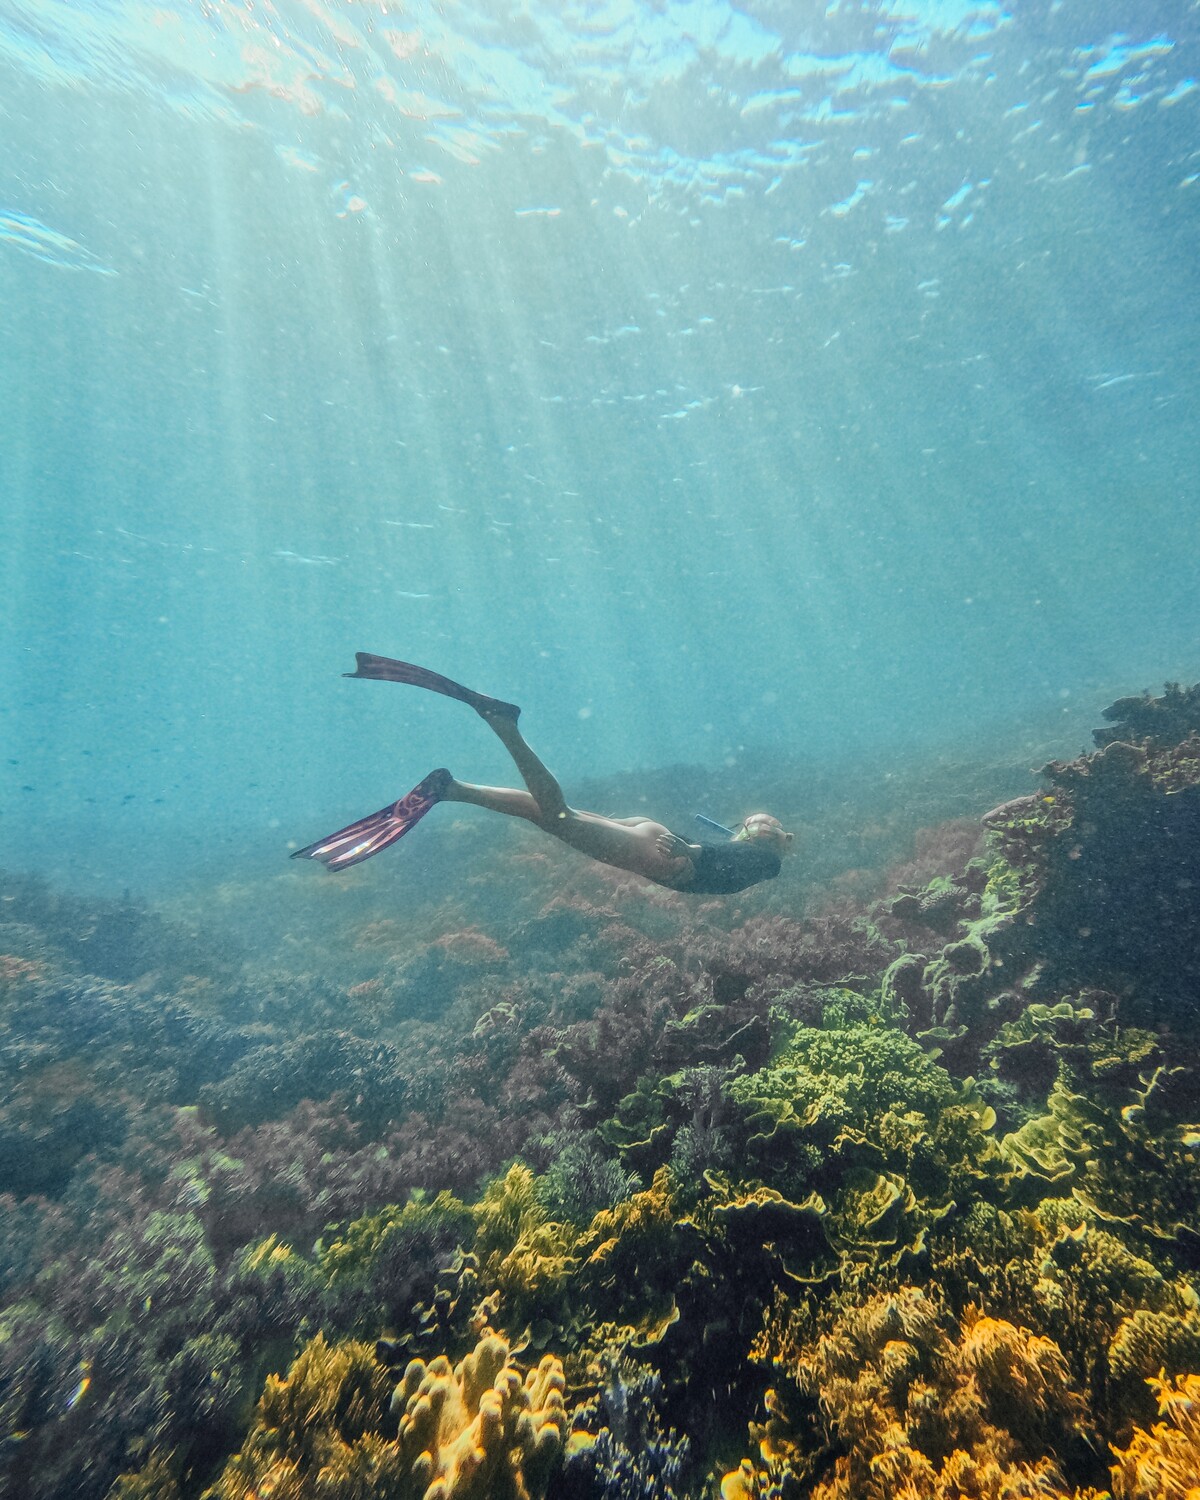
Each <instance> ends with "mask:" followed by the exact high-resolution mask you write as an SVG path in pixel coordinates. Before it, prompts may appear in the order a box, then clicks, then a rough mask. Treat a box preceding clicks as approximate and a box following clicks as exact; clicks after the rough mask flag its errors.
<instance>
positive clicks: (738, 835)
mask: <svg viewBox="0 0 1200 1500" xmlns="http://www.w3.org/2000/svg"><path fill="white" fill-rule="evenodd" d="M692 816H693V817H694V818H695V819H696V822H697V823H702V824H703V825H704V827H705V828H711V829H713V830H714V831H715V832H716V833H723V834H724V835H725V837H726V838H727V839H729V840H730V842H731V843H765V844H770V845H771V846H772V848H774V849H775V850H777V852H778V853H780V854H783V853H784V852H785V851H786V849H787V847H788V845H789V844H790V843H791V842H792V835H791V834H790V833H785V832H784V831H783V824H782V823H781V822H780V821H779V819H778V818H774V817H772V816H771V814H770V813H751V814H750V816H749V817H748V818H744V819H743V820H742V822H740V823H739V824H738V826H737V827H736V828H726V827H725V825H724V823H718V822H716V821H715V819H713V818H706V817H705V816H704V814H703V813H693V814H692Z"/></svg>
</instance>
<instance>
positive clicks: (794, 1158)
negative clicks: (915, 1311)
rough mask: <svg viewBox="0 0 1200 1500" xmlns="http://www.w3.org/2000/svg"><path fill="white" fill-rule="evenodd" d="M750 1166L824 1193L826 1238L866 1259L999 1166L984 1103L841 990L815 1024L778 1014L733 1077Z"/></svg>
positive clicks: (902, 1243) (913, 1245)
mask: <svg viewBox="0 0 1200 1500" xmlns="http://www.w3.org/2000/svg"><path fill="white" fill-rule="evenodd" d="M728 1091H729V1095H730V1097H731V1099H733V1100H734V1101H735V1102H736V1103H737V1104H738V1105H739V1106H741V1108H742V1110H743V1111H744V1112H745V1122H746V1130H747V1142H746V1145H747V1151H748V1153H749V1156H750V1160H751V1162H752V1163H753V1166H754V1167H755V1169H756V1171H757V1172H758V1174H759V1176H760V1177H761V1178H762V1180H764V1181H765V1182H766V1183H768V1184H769V1185H770V1186H772V1187H773V1188H775V1189H777V1190H778V1191H780V1192H782V1193H783V1194H784V1195H785V1196H787V1197H788V1198H791V1199H793V1200H794V1201H797V1202H800V1201H803V1199H804V1198H805V1196H806V1195H807V1194H808V1193H810V1192H813V1191H816V1192H818V1193H820V1195H821V1196H822V1198H823V1199H824V1201H825V1203H826V1204H827V1205H828V1218H827V1221H826V1229H827V1233H828V1236H829V1240H830V1243H831V1244H833V1245H835V1246H836V1247H838V1248H839V1250H841V1251H842V1252H843V1253H844V1254H846V1255H847V1256H848V1257H849V1258H851V1259H859V1260H865V1261H870V1260H872V1259H876V1258H878V1257H879V1256H880V1255H888V1256H894V1255H901V1254H903V1253H905V1252H908V1251H912V1250H915V1249H917V1248H919V1247H920V1244H921V1241H922V1238H923V1231H924V1230H925V1229H926V1228H927V1227H928V1226H929V1225H931V1224H933V1223H935V1222H936V1221H937V1220H938V1219H939V1218H940V1217H941V1216H942V1215H943V1214H944V1213H945V1212H946V1211H947V1210H948V1209H949V1208H950V1207H951V1206H952V1204H953V1203H954V1202H955V1201H956V1196H957V1195H960V1194H977V1193H979V1192H981V1191H987V1190H988V1184H989V1181H990V1179H991V1178H993V1177H994V1176H995V1175H996V1174H997V1171H998V1165H999V1162H998V1155H997V1151H996V1145H995V1142H994V1140H993V1138H992V1135H991V1129H992V1126H993V1125H994V1123H995V1115H994V1113H993V1111H992V1110H991V1108H990V1107H989V1106H988V1105H987V1104H986V1103H985V1102H984V1101H983V1099H982V1098H981V1097H980V1095H979V1093H978V1090H977V1089H976V1088H975V1087H974V1084H973V1083H972V1082H971V1081H970V1080H967V1081H966V1082H965V1083H956V1082H955V1081H954V1080H953V1079H952V1078H951V1077H950V1075H949V1074H948V1073H947V1072H946V1071H945V1069H944V1068H942V1067H940V1066H939V1064H938V1063H937V1062H936V1061H934V1060H933V1059H932V1058H930V1057H929V1056H928V1055H927V1053H926V1052H925V1051H924V1050H923V1049H922V1048H921V1047H920V1046H919V1045H918V1044H917V1043H916V1042H914V1041H913V1040H912V1039H911V1038H910V1037H908V1036H906V1035H905V1034H904V1033H903V1032H901V1031H899V1030H898V1029H896V1028H895V1027H894V1026H893V1025H891V1024H889V1023H888V1022H886V1021H885V1020H884V1019H883V1018H882V1017H881V1016H880V1015H879V1014H878V1013H877V1012H875V1011H873V1009H872V1007H871V1005H870V1002H868V1001H867V1000H866V999H864V997H862V996H858V995H854V994H853V993H852V992H842V994H841V995H839V997H838V999H837V1001H836V1003H834V1004H830V1005H828V1006H827V1007H826V1023H825V1025H823V1026H822V1027H821V1028H814V1027H806V1026H799V1025H785V1026H784V1027H783V1028H782V1029H781V1038H780V1045H779V1048H778V1050H777V1052H776V1055H775V1057H774V1059H773V1060H772V1062H771V1063H770V1064H769V1065H768V1066H767V1067H766V1068H763V1069H760V1070H759V1071H758V1072H757V1073H752V1074H748V1075H746V1076H745V1077H742V1078H738V1079H735V1080H734V1081H733V1082H732V1083H731V1084H730V1085H729V1090H728Z"/></svg>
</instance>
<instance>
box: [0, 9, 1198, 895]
mask: <svg viewBox="0 0 1200 1500" xmlns="http://www.w3.org/2000/svg"><path fill="white" fill-rule="evenodd" d="M1198 32H1200V10H1198V8H1197V6H1196V5H1195V4H1187V3H1182V0H1181V3H1174V4H1167V3H1147V0H1139V3H1137V4H1133V3H1130V0H1125V3H1123V4H1116V3H1098V0H1086V3H1084V0H1053V3H1037V4H1034V3H1030V4H1025V3H1012V4H1010V5H1008V6H1007V7H1004V6H1002V5H1000V4H996V3H980V4H967V3H959V0H927V3H919V0H911V3H909V4H906V5H900V4H888V3H861V4H840V3H836V0H835V3H831V4H828V5H809V4H803V5H801V4H796V3H791V4H782V3H777V4H770V3H759V4H744V5H741V6H737V7H735V6H732V5H728V4H723V3H692V4H687V3H680V0H675V3H661V4H618V3H612V4H559V3H554V4H532V5H521V6H517V5H504V4H499V3H496V4H483V3H475V4H467V3H462V4H450V5H444V6H433V5H427V4H410V5H406V6H405V7H404V8H403V9H402V10H398V9H397V8H396V7H394V6H391V5H387V4H384V3H381V0H372V3H368V0H360V3H348V0H347V3H341V4H338V3H333V0H276V3H274V4H251V3H250V0H245V3H228V4H223V5H219V6H218V5H211V4H206V3H184V0H158V3H155V4H142V3H137V0H124V3H121V0H106V3H92V4H89V5H87V6H82V5H78V4H67V3H51V0H41V3H36V0H0V141H2V143H3V150H2V152H0V507H2V509H0V536H2V538H3V545H2V548H0V577H2V579H3V588H2V593H0V622H2V627H0V628H2V636H0V649H2V651H3V659H4V662H5V668H6V670H5V671H4V673H3V675H2V677H0V736H2V738H3V742H4V750H3V783H2V786H3V791H2V794H0V804H2V808H3V822H2V823H0V843H2V844H3V862H4V863H5V864H6V865H8V866H10V867H16V868H22V869H32V870H40V871H45V872H47V873H49V874H51V875H52V876H53V877H54V878H56V879H58V880H61V881H63V882H65V883H67V884H79V883H87V882H93V883H95V882H100V883H101V884H103V885H106V886H111V887H114V888H116V889H121V888H124V887H126V886H129V887H132V888H134V889H144V888H149V887H154V886H156V885H158V884H161V883H162V882H166V881H170V880H172V879H174V878H176V877H177V876H180V875H182V874H186V873H187V871H188V870H190V869H192V868H194V867H196V866H197V865H200V864H203V863H205V862H207V863H208V864H210V865H211V864H212V863H214V862H216V863H220V862H222V861H228V862H230V863H234V864H236V863H237V862H238V861H239V860H240V861H242V862H243V863H244V865H245V867H246V868H247V869H258V868H262V869H266V868H274V866H275V862H277V861H279V860H281V859H282V857H283V855H284V854H286V852H287V849H288V846H289V841H291V843H293V844H294V843H296V842H304V841H305V840H306V839H308V838H312V837H315V836H316V835H317V834H319V833H321V832H323V831H325V830H326V829H327V828H328V827H332V826H336V825H337V823H338V822H339V821H345V820H346V819H348V818H349V817H351V816H354V815H357V814H358V813H361V812H365V811H368V810H370V809H371V808H374V807H377V806H379V805H380V804H381V803H382V802H384V801H386V800H387V799H388V798H390V797H393V796H395V795H398V794H399V793H400V792H402V791H403V790H405V789H406V788H407V787H408V786H410V785H411V784H412V783H413V782H414V781H415V780H416V779H417V778H418V777H420V776H421V775H423V774H424V773H425V772H426V771H427V770H428V769H429V768H430V767H431V766H434V765H439V764H448V765H450V766H451V767H452V768H453V769H454V770H455V771H456V772H457V773H458V774H459V775H461V776H463V777H466V778H469V779H473V780H496V781H510V780H511V779H512V772H511V768H509V767H508V766H507V765H506V763H505V760H504V757H503V752H502V751H501V750H500V749H499V747H498V746H496V745H495V744H494V742H493V741H492V740H491V738H490V736H488V735H487V733H486V731H484V730H482V729H481V728H480V726H479V725H478V723H477V722H476V721H474V720H473V719H472V718H471V716H470V715H469V714H465V713H464V712H463V711H462V710H461V708H459V706H458V705H455V704H451V703H447V702H444V701H443V700H440V699H427V697H426V695H421V694H415V693H411V692H409V691H408V690H407V689H400V688H385V687H379V686H376V685H371V684H366V685H365V684H362V683H351V682H344V681H343V680H342V679H341V678H340V676H339V674H340V673H341V672H343V671H345V670H348V669H349V668H350V667H351V665H352V662H353V655H352V653H353V652H354V650H356V649H366V650H371V651H377V652H381V653H385V654H390V655H395V656H401V657H405V658H408V659H410V660H415V661H419V662H423V663H426V664H427V665H429V666H431V667H434V668H436V669H438V670H440V671H443V672H446V673H448V674H450V675H452V676H454V677H457V678H459V679H461V680H464V681H466V682H469V683H471V684H472V685H473V686H476V687H478V688H480V689H483V690H485V691H488V692H491V693H495V694H498V695H500V696H502V697H506V698H510V699H515V700H516V701H517V702H519V703H521V704H522V705H523V706H524V709H525V714H526V717H525V719H524V721H523V723H524V724H525V725H526V726H527V729H528V733H529V735H530V738H531V739H532V741H533V742H534V743H535V745H536V746H537V747H538V749H539V750H540V751H541V752H542V753H543V754H544V755H545V757H546V758H547V760H549V761H550V763H551V764H552V765H553V766H554V767H555V768H556V769H557V770H558V771H559V772H560V773H561V775H562V776H563V778H564V780H565V781H567V783H568V787H569V784H570V780H571V779H572V778H581V777H586V776H602V775H606V774H610V773H615V772H628V771H631V770H636V769H637V768H651V769H653V768H661V767H664V766H667V765H670V764H671V763H673V762H676V761H686V762H694V763H699V764H702V765H705V766H714V767H722V768H726V769H731V770H733V771H734V772H736V769H737V766H738V764H739V762H740V761H741V759H742V757H744V756H747V755H750V754H753V753H758V752H760V751H763V752H767V753H770V754H774V755H776V756H780V755H795V756H797V757H801V758H811V759H813V760H814V761H816V762H820V763H823V764H837V763H841V762H844V761H846V760H853V759H854V758H856V757H860V756H861V757H868V758H869V757H876V758H878V757H880V756H887V755H889V754H892V753H899V752H901V751H904V752H905V753H907V752H908V751H910V750H916V751H920V750H922V749H923V748H925V747H939V748H944V747H946V746H955V745H968V744H970V745H975V744H979V743H985V742H990V743H992V744H994V745H1006V744H1009V743H1013V744H1017V745H1020V744H1021V743H1023V742H1022V741H1021V738H1020V736H1021V734H1024V733H1026V731H1025V730H1023V729H1020V726H1023V725H1036V726H1037V728H1036V730H1030V731H1028V735H1029V737H1030V738H1031V740H1032V741H1036V743H1038V744H1039V745H1043V744H1048V745H1049V747H1050V749H1051V750H1056V749H1061V750H1062V751H1063V752H1067V751H1071V750H1074V749H1075V748H1077V746H1078V744H1079V743H1081V742H1082V738H1083V734H1082V728H1083V726H1085V725H1090V724H1091V723H1092V722H1094V720H1095V714H1096V710H1097V708H1099V707H1101V706H1103V704H1105V703H1107V702H1108V701H1110V699H1111V698H1113V697H1115V696H1118V695H1119V694H1122V693H1127V692H1136V691H1138V690H1139V689H1141V688H1143V687H1145V686H1151V685H1156V684H1158V683H1159V682H1161V681H1162V680H1163V679H1165V678H1168V677H1185V678H1188V677H1194V676H1195V675H1196V664H1197V658H1198V654H1200V627H1198V624H1197V612H1196V607H1195V605H1196V597H1197V565H1196V553H1195V534H1196V533H1195V526H1196V511H1197V497H1196V478H1195V476H1196V470H1197V464H1196V458H1197V451H1198V446H1200V445H1198V437H1200V433H1198V422H1200V419H1198V417H1197V409H1198V408H1197V403H1196V400H1195V392H1196V376H1197V360H1198V356H1197V339H1196V307H1197V295H1196V288H1197V266H1198V265H1200V260H1198V258H1197V225H1198V214H1200V209H1198V205H1200V146H1198V142H1200V130H1198V129H1197V109H1198V106H1200V90H1198V89H1197V84H1196V80H1197V79H1198V78H1200V46H1198V42H1200V36H1198ZM1042 758H1045V757H1044V756H1043V757H1042ZM605 810H608V811H617V810H618V809H605ZM708 811H709V812H710V813H713V814H714V815H716V816H717V817H721V816H725V817H730V816H733V815H734V813H736V811H737V809H726V808H709V809H708ZM314 878H315V876H314Z"/></svg>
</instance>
